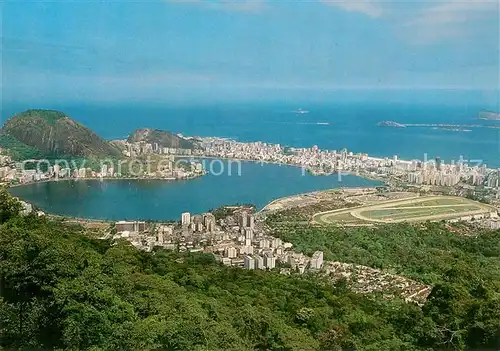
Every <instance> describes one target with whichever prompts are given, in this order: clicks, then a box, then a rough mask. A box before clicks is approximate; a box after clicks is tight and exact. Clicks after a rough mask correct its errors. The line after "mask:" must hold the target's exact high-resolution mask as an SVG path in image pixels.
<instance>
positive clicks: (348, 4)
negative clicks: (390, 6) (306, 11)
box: [321, 0, 384, 17]
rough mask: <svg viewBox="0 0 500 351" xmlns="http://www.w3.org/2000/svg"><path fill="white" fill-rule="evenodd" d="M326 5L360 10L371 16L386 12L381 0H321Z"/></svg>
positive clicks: (355, 10) (350, 10)
mask: <svg viewBox="0 0 500 351" xmlns="http://www.w3.org/2000/svg"><path fill="white" fill-rule="evenodd" d="M321 2H323V3H324V4H326V5H330V6H334V7H337V8H339V9H342V10H344V11H348V12H360V13H363V14H365V15H367V16H370V17H380V16H382V15H383V14H384V8H383V6H382V2H381V1H374V0H321Z"/></svg>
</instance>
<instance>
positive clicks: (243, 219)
mask: <svg viewBox="0 0 500 351" xmlns="http://www.w3.org/2000/svg"><path fill="white" fill-rule="evenodd" d="M247 223H248V213H247V212H241V215H240V228H246V227H248V224H247Z"/></svg>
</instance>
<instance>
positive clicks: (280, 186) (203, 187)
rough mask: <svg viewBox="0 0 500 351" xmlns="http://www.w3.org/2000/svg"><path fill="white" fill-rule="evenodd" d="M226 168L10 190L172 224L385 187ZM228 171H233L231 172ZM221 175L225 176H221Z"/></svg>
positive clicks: (42, 201) (103, 215) (70, 210)
mask: <svg viewBox="0 0 500 351" xmlns="http://www.w3.org/2000/svg"><path fill="white" fill-rule="evenodd" d="M221 164H222V165H224V167H225V168H224V169H225V171H223V172H221V169H222V168H219V169H217V170H215V169H214V171H213V172H209V174H207V175H206V176H204V177H200V178H196V179H191V180H173V181H167V180H121V179H106V180H99V179H95V180H94V179H91V180H59V181H54V182H43V183H34V184H30V185H26V186H19V187H15V188H11V189H10V191H11V193H12V194H13V195H14V196H18V197H20V198H22V199H23V200H25V201H28V202H31V203H33V204H34V205H36V206H38V207H39V208H41V209H42V210H43V211H45V212H48V213H51V214H56V215H62V216H71V217H80V218H92V219H105V220H122V219H123V220H137V219H143V220H174V219H178V218H179V217H180V215H181V213H182V212H191V213H202V212H206V211H208V210H210V209H213V208H217V207H219V206H223V205H232V204H236V203H240V204H247V203H251V204H254V205H255V206H257V208H258V209H261V208H262V207H264V206H265V205H266V204H268V203H269V202H271V201H273V200H275V199H277V198H281V197H285V196H291V195H296V194H300V193H305V192H311V191H317V190H326V189H331V188H341V187H370V186H378V185H381V184H382V183H381V182H378V181H374V180H368V179H364V178H360V177H357V176H353V175H342V176H341V177H340V178H339V177H338V175H336V174H335V175H330V176H312V175H310V174H308V173H304V172H303V171H302V169H300V168H297V167H292V166H285V165H277V164H260V163H255V162H241V172H238V171H236V169H235V168H234V167H235V165H234V164H233V165H232V166H231V167H232V168H230V167H228V161H221ZM229 169H232V171H231V172H229ZM219 173H221V174H219Z"/></svg>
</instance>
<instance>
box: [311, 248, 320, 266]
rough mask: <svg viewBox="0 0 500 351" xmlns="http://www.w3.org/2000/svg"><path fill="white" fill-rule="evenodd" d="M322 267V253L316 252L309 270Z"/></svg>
mask: <svg viewBox="0 0 500 351" xmlns="http://www.w3.org/2000/svg"><path fill="white" fill-rule="evenodd" d="M321 267H323V251H316V252H315V253H314V254H313V255H312V258H311V268H313V269H321Z"/></svg>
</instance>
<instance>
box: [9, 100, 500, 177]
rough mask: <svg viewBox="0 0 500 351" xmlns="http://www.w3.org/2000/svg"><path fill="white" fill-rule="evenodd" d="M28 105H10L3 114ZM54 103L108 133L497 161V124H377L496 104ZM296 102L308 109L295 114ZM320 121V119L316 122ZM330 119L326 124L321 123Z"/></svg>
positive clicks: (447, 116)
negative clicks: (152, 132) (145, 131)
mask: <svg viewBox="0 0 500 351" xmlns="http://www.w3.org/2000/svg"><path fill="white" fill-rule="evenodd" d="M30 107H31V108H32V107H34V106H32V105H29V104H26V105H24V106H23V105H8V106H4V109H3V110H2V119H6V118H7V117H8V116H10V115H12V114H13V113H15V112H18V111H22V110H24V109H26V108H30ZM40 107H50V108H56V109H60V110H62V111H64V112H65V113H67V114H68V115H70V116H71V117H73V118H74V119H76V120H78V121H80V122H81V123H83V124H85V125H86V126H88V127H90V128H92V129H93V130H95V131H96V132H97V133H98V134H100V135H101V136H103V137H104V138H107V139H116V138H126V137H127V136H128V134H129V133H130V132H131V131H132V130H134V129H136V128H142V127H152V128H157V129H164V130H169V131H172V132H175V133H183V134H184V135H198V136H220V137H230V138H234V139H237V140H240V141H265V142H272V143H280V144H283V145H288V146H297V147H311V146H313V145H318V146H319V147H320V148H324V149H332V150H340V149H342V148H344V147H346V148H348V149H349V150H350V151H353V152H366V153H368V154H369V155H373V156H376V157H383V156H388V157H392V156H393V155H398V156H399V158H401V159H419V160H422V159H424V157H425V156H424V155H425V154H427V157H428V158H434V157H436V156H439V157H440V158H441V159H442V160H443V161H444V162H447V163H448V162H451V160H458V159H460V157H461V156H462V157H463V159H466V160H482V161H483V163H486V164H488V165H489V166H491V167H500V129H487V128H474V129H472V131H471V132H455V131H447V130H439V129H432V128H419V127H412V128H405V129H400V128H390V127H378V126H377V123H378V122H380V121H383V120H392V121H396V122H399V123H447V124H477V123H478V122H481V123H483V124H490V125H491V124H497V123H498V124H500V121H478V120H477V116H478V112H479V111H481V110H482V109H488V108H489V109H493V110H495V109H496V108H495V107H494V106H484V105H480V104H477V105H475V104H455V105H449V106H448V105H435V104H433V105H426V104H404V103H399V104H389V103H309V104H308V103H300V104H299V103H294V102H280V103H245V104H244V103H240V104H213V105H210V104H205V105H199V106H198V105H194V106H181V105H159V104H132V103H129V104H127V103H125V104H101V105H98V104H93V105H89V104H87V105H85V104H80V105H76V104H67V105H53V104H51V105H48V106H40ZM298 108H302V109H305V110H309V111H310V113H308V114H296V113H294V112H293V111H294V110H297V109H298ZM318 123H321V124H318ZM323 123H328V124H323Z"/></svg>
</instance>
